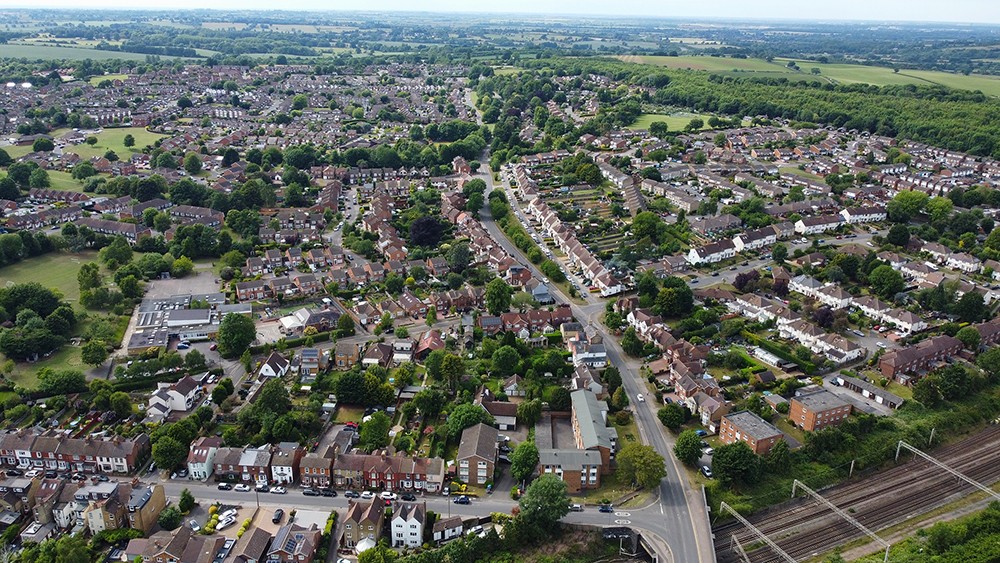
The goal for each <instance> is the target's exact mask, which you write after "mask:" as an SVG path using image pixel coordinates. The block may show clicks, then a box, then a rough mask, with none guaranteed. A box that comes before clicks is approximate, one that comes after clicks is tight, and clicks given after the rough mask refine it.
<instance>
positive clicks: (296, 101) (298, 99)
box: [292, 94, 309, 110]
mask: <svg viewBox="0 0 1000 563" xmlns="http://www.w3.org/2000/svg"><path fill="white" fill-rule="evenodd" d="M307 107H309V96H306V95H305V94H298V95H297V96H295V97H294V98H292V109H293V110H298V109H306V108H307Z"/></svg>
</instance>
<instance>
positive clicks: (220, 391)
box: [212, 385, 233, 405]
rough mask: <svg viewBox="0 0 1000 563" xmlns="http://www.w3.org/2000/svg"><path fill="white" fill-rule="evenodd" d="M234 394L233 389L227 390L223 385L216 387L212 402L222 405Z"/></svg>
mask: <svg viewBox="0 0 1000 563" xmlns="http://www.w3.org/2000/svg"><path fill="white" fill-rule="evenodd" d="M232 393H233V392H232V390H231V389H227V388H226V387H223V386H222V385H216V386H215V389H212V402H213V403H215V404H217V405H221V404H222V403H223V401H225V400H226V399H228V398H229V396H230V395H232Z"/></svg>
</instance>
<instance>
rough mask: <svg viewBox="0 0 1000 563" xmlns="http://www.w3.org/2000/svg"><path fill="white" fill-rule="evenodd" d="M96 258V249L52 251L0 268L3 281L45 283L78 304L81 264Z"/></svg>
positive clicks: (3, 282)
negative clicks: (68, 251)
mask: <svg viewBox="0 0 1000 563" xmlns="http://www.w3.org/2000/svg"><path fill="white" fill-rule="evenodd" d="M52 232H55V231H52ZM96 260H97V253H96V252H83V253H80V254H63V253H61V252H52V253H49V254H45V255H43V256H38V257H36V258H29V259H27V260H22V261H20V262H17V263H16V264H11V265H8V266H4V267H2V268H0V285H13V284H16V283H25V282H30V281H36V282H39V283H41V284H42V285H44V286H45V287H51V288H53V289H57V290H59V292H60V293H62V294H63V297H65V299H66V301H68V302H70V303H73V304H76V303H77V302H78V301H79V300H80V282H79V281H77V279H76V275H77V273H79V271H80V267H81V266H83V265H84V264H86V263H87V262H94V261H96Z"/></svg>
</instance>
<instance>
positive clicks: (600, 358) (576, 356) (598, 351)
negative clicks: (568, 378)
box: [568, 340, 608, 369]
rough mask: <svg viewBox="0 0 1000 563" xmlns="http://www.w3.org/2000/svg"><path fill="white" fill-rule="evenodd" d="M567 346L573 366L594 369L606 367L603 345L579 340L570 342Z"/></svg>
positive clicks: (606, 355)
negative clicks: (571, 354) (571, 356)
mask: <svg viewBox="0 0 1000 563" xmlns="http://www.w3.org/2000/svg"><path fill="white" fill-rule="evenodd" d="M568 344H569V348H570V352H572V353H573V365H575V366H579V365H585V366H588V367H592V368H595V369H600V368H605V367H608V352H607V350H606V349H605V348H604V344H601V343H596V344H595V343H591V342H580V341H579V340H571V341H570V342H569V343H568Z"/></svg>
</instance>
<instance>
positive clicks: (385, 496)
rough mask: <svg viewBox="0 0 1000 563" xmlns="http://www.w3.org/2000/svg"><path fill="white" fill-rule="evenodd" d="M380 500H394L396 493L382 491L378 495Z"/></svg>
mask: <svg viewBox="0 0 1000 563" xmlns="http://www.w3.org/2000/svg"><path fill="white" fill-rule="evenodd" d="M378 496H380V497H381V498H382V500H396V493H394V492H392V491H382V492H381V493H379V495H378Z"/></svg>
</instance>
